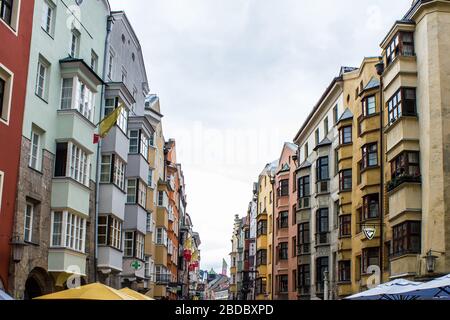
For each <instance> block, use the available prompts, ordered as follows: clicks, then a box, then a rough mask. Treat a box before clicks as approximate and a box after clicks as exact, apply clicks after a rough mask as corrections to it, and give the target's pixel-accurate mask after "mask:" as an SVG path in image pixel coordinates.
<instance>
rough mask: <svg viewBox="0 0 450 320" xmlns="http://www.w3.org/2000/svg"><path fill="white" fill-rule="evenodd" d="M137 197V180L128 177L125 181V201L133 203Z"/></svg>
mask: <svg viewBox="0 0 450 320" xmlns="http://www.w3.org/2000/svg"><path fill="white" fill-rule="evenodd" d="M136 198H137V180H136V179H129V180H128V181H127V203H128V204H135V203H136Z"/></svg>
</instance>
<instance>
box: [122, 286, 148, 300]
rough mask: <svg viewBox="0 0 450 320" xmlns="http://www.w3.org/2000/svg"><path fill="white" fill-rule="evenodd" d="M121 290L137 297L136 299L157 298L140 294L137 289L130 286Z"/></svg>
mask: <svg viewBox="0 0 450 320" xmlns="http://www.w3.org/2000/svg"><path fill="white" fill-rule="evenodd" d="M119 291H120V292H123V293H125V294H126V295H129V296H130V297H133V298H135V299H136V300H155V299H152V298H150V297H147V296H146V295H143V294H140V293H139V292H137V291H134V290H131V289H130V288H123V289H120V290H119Z"/></svg>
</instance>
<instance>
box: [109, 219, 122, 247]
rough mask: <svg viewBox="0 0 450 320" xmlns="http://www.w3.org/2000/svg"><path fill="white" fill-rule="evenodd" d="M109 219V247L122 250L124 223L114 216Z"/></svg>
mask: <svg viewBox="0 0 450 320" xmlns="http://www.w3.org/2000/svg"><path fill="white" fill-rule="evenodd" d="M108 218H109V219H108V220H109V221H108V222H109V233H108V245H110V246H111V247H113V248H116V249H117V250H120V249H122V222H121V221H120V220H119V219H117V218H115V217H113V216H109V217H108Z"/></svg>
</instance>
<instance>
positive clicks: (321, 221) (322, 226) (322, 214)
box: [316, 208, 330, 234]
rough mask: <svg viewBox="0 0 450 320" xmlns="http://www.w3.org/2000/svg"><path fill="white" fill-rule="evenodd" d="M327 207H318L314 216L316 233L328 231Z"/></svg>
mask: <svg viewBox="0 0 450 320" xmlns="http://www.w3.org/2000/svg"><path fill="white" fill-rule="evenodd" d="M328 214H329V212H328V208H324V209H319V210H318V211H317V216H316V219H317V220H316V232H317V233H318V234H324V233H328V232H329V231H330V227H329V218H328Z"/></svg>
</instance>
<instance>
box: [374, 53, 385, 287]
mask: <svg viewBox="0 0 450 320" xmlns="http://www.w3.org/2000/svg"><path fill="white" fill-rule="evenodd" d="M375 68H376V69H377V74H378V75H379V76H380V283H383V274H384V266H383V265H384V263H383V262H384V261H383V259H384V254H383V253H384V243H383V239H384V130H383V124H384V101H383V96H384V95H383V72H384V62H383V58H381V59H380V62H378V63H377V64H376V65H375Z"/></svg>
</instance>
